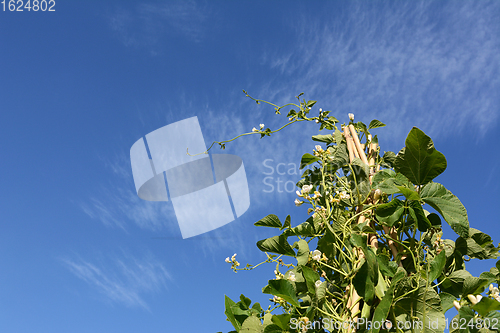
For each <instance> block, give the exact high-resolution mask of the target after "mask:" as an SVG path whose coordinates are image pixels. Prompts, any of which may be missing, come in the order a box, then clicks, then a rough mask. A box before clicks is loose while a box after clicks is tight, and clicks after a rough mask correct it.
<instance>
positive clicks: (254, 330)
mask: <svg viewBox="0 0 500 333" xmlns="http://www.w3.org/2000/svg"><path fill="white" fill-rule="evenodd" d="M263 330H264V328H263V327H262V323H261V322H260V319H259V318H257V317H255V316H250V317H248V318H247V319H245V321H244V322H243V325H241V329H240V333H262V332H263Z"/></svg>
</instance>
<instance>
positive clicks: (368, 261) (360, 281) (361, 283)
mask: <svg viewBox="0 0 500 333" xmlns="http://www.w3.org/2000/svg"><path fill="white" fill-rule="evenodd" d="M351 241H352V243H353V245H355V246H357V247H360V248H361V249H362V251H363V253H364V258H365V262H364V263H363V264H362V266H361V267H360V269H359V270H358V272H357V273H356V275H355V276H354V278H353V281H352V282H353V284H354V288H355V289H356V291H357V292H358V294H359V296H361V297H362V298H363V299H364V300H365V302H367V303H371V302H372V300H373V297H374V296H375V286H376V285H377V283H378V262H377V256H376V255H375V253H374V252H373V250H372V249H371V248H369V247H368V246H367V245H366V237H361V236H360V235H356V234H353V235H351Z"/></svg>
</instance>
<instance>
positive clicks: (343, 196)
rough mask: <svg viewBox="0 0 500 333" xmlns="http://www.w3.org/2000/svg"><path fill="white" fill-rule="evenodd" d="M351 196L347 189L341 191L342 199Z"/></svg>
mask: <svg viewBox="0 0 500 333" xmlns="http://www.w3.org/2000/svg"><path fill="white" fill-rule="evenodd" d="M350 197H351V196H350V195H349V194H347V192H346V191H342V192H340V199H349V198H350Z"/></svg>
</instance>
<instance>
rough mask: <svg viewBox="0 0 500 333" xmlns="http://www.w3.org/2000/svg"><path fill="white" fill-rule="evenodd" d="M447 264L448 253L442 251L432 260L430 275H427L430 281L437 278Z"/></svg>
mask: <svg viewBox="0 0 500 333" xmlns="http://www.w3.org/2000/svg"><path fill="white" fill-rule="evenodd" d="M445 264H446V253H445V252H444V251H441V252H440V253H439V254H438V255H437V256H436V257H434V258H433V259H432V261H431V262H430V266H431V267H430V271H429V276H428V277H427V281H428V282H432V281H434V280H436V279H437V278H438V277H439V275H441V273H442V272H443V269H444V265H445Z"/></svg>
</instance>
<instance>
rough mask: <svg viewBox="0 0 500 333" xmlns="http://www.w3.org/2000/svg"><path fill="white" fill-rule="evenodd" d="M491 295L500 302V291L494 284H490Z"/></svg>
mask: <svg viewBox="0 0 500 333" xmlns="http://www.w3.org/2000/svg"><path fill="white" fill-rule="evenodd" d="M490 296H491V297H493V298H494V299H496V300H497V301H498V302H500V292H499V290H498V288H497V287H493V285H492V284H490Z"/></svg>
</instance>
